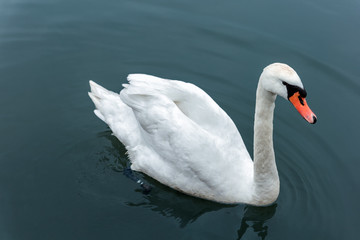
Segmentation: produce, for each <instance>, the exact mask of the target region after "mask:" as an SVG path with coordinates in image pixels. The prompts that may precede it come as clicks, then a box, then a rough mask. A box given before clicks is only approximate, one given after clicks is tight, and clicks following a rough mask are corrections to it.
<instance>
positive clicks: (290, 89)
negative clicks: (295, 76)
mask: <svg viewBox="0 0 360 240" xmlns="http://www.w3.org/2000/svg"><path fill="white" fill-rule="evenodd" d="M282 84H284V85H285V86H286V89H287V93H288V99H289V98H290V97H291V96H293V95H294V94H295V93H296V92H298V93H299V94H300V96H299V97H302V98H306V95H307V93H306V90H305V89H302V88H300V87H298V86H294V85H291V84H288V83H287V82H284V81H282ZM300 102H301V101H300Z"/></svg>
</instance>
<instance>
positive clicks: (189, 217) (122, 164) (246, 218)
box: [98, 131, 277, 239]
mask: <svg viewBox="0 0 360 240" xmlns="http://www.w3.org/2000/svg"><path fill="white" fill-rule="evenodd" d="M98 136H100V137H105V138H106V139H108V140H109V141H110V142H111V145H112V147H109V148H106V149H105V152H104V153H102V154H105V155H107V156H109V155H111V156H112V157H111V158H109V157H107V156H102V157H101V158H100V161H101V162H105V161H107V167H110V168H111V169H112V170H114V171H117V172H123V173H124V174H125V175H127V177H129V176H128V174H126V171H127V169H128V167H129V163H128V161H126V160H125V158H124V157H123V156H124V154H125V150H124V149H125V148H124V147H123V146H122V144H121V143H120V142H119V140H118V139H117V138H116V137H114V136H113V135H111V131H105V132H102V133H101V134H99V135H98ZM109 159H116V160H113V162H109ZM132 174H133V175H134V176H131V177H129V178H130V179H132V178H136V179H141V181H143V182H144V183H145V184H147V185H149V186H151V188H152V190H151V192H150V193H148V192H144V189H143V188H140V185H139V189H138V190H136V191H137V192H142V193H143V198H142V201H141V202H137V203H134V202H127V203H126V204H127V205H128V206H132V207H139V206H141V207H145V208H149V209H151V210H152V211H155V212H157V213H159V214H161V215H163V216H165V217H173V218H175V219H176V220H177V221H178V222H179V224H180V227H181V228H184V227H186V226H187V224H189V223H193V222H195V221H196V220H197V219H198V218H199V217H200V216H201V215H203V214H205V213H208V212H212V211H217V210H219V209H223V208H232V207H234V206H236V205H225V204H220V203H215V202H211V201H207V200H203V199H200V198H195V197H191V196H188V195H185V194H182V193H180V192H178V191H175V190H173V189H171V188H169V187H167V186H165V185H163V184H161V183H159V182H157V181H156V180H154V179H152V178H150V177H147V176H146V175H143V174H141V173H136V172H133V173H132ZM132 180H134V179H132ZM276 207H277V204H273V205H271V206H267V207H255V206H245V208H244V215H243V217H242V220H241V225H240V228H239V230H238V231H237V235H238V237H237V239H241V238H242V237H243V236H244V234H245V233H246V231H247V230H248V228H249V227H251V228H252V229H253V231H254V232H255V233H257V235H258V236H259V237H261V239H265V237H266V236H267V232H268V226H266V225H264V224H265V222H266V221H267V220H269V219H271V218H272V217H273V216H274V214H275V212H276Z"/></svg>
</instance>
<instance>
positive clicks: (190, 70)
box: [0, 0, 360, 239]
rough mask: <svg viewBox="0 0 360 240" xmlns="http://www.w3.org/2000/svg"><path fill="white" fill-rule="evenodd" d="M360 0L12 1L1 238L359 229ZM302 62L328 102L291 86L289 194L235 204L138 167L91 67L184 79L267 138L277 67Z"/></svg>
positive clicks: (1, 20)
mask: <svg viewBox="0 0 360 240" xmlns="http://www.w3.org/2000/svg"><path fill="white" fill-rule="evenodd" d="M359 13H360V3H359V1H355V0H344V1H335V0H330V1H325V0H315V1H314V0H305V1H288V0H271V1H265V0H263V1H260V0H255V1H244V0H243V1H240V0H237V1H235V0H230V1H213V0H208V1H184V0H181V1H180V0H175V1H165V0H146V1H145V0H138V1H130V0H127V1H124V0H121V1H119V0H116V1H115V0H109V1H94V0H88V1H85V0H79V1H73V0H63V1H60V0H28V1H25V0H2V1H1V2H0V83H1V87H0V92H1V98H0V99H1V101H0V109H1V114H0V123H1V124H0V131H1V138H0V146H1V152H0V239H240V238H241V239H359V233H358V232H359V229H358V227H359V216H360V207H359V202H360V193H359V190H360V180H359V176H358V174H357V173H358V171H359V169H360V161H359V160H360V157H359V147H360V146H359V137H360V131H359V127H358V125H359V122H360V111H359V103H360V79H359V76H360V48H359V42H360V14H359ZM272 62H285V63H288V64H289V65H291V66H292V67H293V68H295V69H296V71H297V72H298V74H299V75H300V77H301V78H302V80H303V82H304V84H305V86H306V88H307V91H308V98H307V100H308V103H309V105H310V107H311V108H312V110H313V111H314V112H315V113H316V114H317V116H318V120H319V121H318V123H317V124H316V125H309V124H307V123H306V122H305V121H304V120H302V119H301V117H300V116H299V115H298V114H297V112H296V111H295V110H294V109H293V108H292V107H291V106H290V104H289V103H288V102H286V101H284V100H283V99H280V98H279V99H278V101H277V107H276V112H275V132H274V142H275V152H276V157H277V164H278V169H279V174H280V179H281V192H280V196H279V199H278V200H277V202H276V204H275V205H272V206H270V207H266V208H256V207H249V206H245V205H231V206H228V205H221V204H216V203H212V202H208V201H204V200H200V199H196V198H192V197H188V196H185V195H183V194H181V193H178V192H175V191H173V190H171V189H169V188H167V187H165V186H163V185H160V184H159V183H157V182H156V181H154V180H152V179H150V178H148V177H146V176H143V175H140V174H139V175H138V176H139V177H141V178H142V179H144V180H145V181H146V182H147V183H148V184H150V185H152V186H153V187H154V189H153V191H152V192H151V193H150V194H148V195H144V194H143V193H142V191H141V188H140V187H139V185H137V184H136V183H134V182H132V181H131V180H129V179H128V178H127V177H125V176H124V174H123V170H124V168H125V167H126V166H127V164H128V163H127V159H126V155H125V149H124V147H123V146H122V145H121V144H120V143H119V142H118V141H117V140H116V139H115V138H114V137H113V136H112V135H111V132H110V131H109V129H108V128H107V127H106V125H104V124H103V123H102V122H101V121H100V120H99V119H97V118H96V117H95V115H94V114H93V112H92V110H93V104H92V103H91V101H90V99H89V98H88V96H87V91H88V90H89V87H88V80H89V79H93V80H95V81H97V82H98V83H100V84H102V85H104V86H105V87H107V88H109V89H112V90H116V91H118V90H120V84H121V83H123V82H125V77H126V75H127V74H129V73H133V72H142V73H148V74H155V75H158V76H162V77H166V78H173V79H182V80H185V81H188V82H192V83H195V84H196V85H198V86H200V87H201V88H203V89H204V90H205V91H207V92H208V93H209V94H210V95H211V96H212V97H213V98H214V99H215V100H216V101H217V102H218V103H219V104H220V105H221V106H222V107H223V108H224V109H225V110H226V111H227V112H228V114H229V115H230V116H231V117H232V119H233V120H234V122H235V123H236V125H237V126H238V128H239V130H240V132H241V134H242V136H243V139H244V141H245V143H246V145H247V147H248V149H249V150H250V152H252V140H253V137H252V134H253V131H252V127H253V115H254V114H253V113H254V104H255V90H256V85H257V80H258V77H259V74H260V73H261V71H262V68H263V67H264V66H266V65H267V64H269V63H272Z"/></svg>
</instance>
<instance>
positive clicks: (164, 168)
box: [89, 63, 316, 205]
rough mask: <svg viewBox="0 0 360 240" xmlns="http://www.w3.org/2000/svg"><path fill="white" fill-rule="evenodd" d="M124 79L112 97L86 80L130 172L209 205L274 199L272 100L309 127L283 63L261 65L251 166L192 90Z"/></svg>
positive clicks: (232, 129) (296, 83)
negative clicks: (283, 102) (289, 106)
mask: <svg viewBox="0 0 360 240" xmlns="http://www.w3.org/2000/svg"><path fill="white" fill-rule="evenodd" d="M128 81H129V83H128V84H124V85H123V87H124V88H123V89H122V90H121V92H120V94H117V93H114V92H111V91H109V90H106V89H105V88H103V87H101V86H99V85H97V84H96V83H94V82H92V81H90V86H91V92H90V93H89V96H90V98H91V99H92V101H93V102H94V104H95V106H96V110H95V111H94V112H95V114H96V115H97V116H98V117H99V118H100V119H101V120H103V121H104V122H105V123H107V124H108V125H109V127H110V128H111V130H112V131H113V133H114V135H115V136H116V137H117V138H118V139H119V140H120V141H121V142H122V143H123V144H124V145H125V147H126V149H127V151H128V155H129V158H130V161H131V169H133V170H135V171H139V172H143V173H145V174H147V175H148V176H150V177H152V178H154V179H156V180H158V181H159V182H161V183H163V184H165V185H167V186H169V187H171V188H173V189H176V190H178V191H181V192H183V193H186V194H189V195H192V196H195V197H200V198H204V199H208V200H212V201H216V202H221V203H247V204H251V205H268V204H271V203H272V202H274V201H275V200H276V199H277V197H278V194H279V186H280V182H279V177H278V172H277V168H276V163H275V155H274V150H273V143H272V128H273V123H272V122H273V112H274V107H275V99H276V95H280V96H282V97H284V98H285V99H286V98H287V99H289V100H291V99H292V100H294V101H292V100H291V102H292V103H293V104H294V106H295V107H296V108H297V110H298V111H299V112H300V114H301V115H303V117H304V118H305V119H306V120H307V121H309V122H310V123H315V121H316V116H315V115H314V114H313V113H312V112H311V110H310V109H309V108H308V106H307V104H306V101H305V96H304V95H306V92H305V90H304V88H303V85H302V83H301V80H300V78H299V76H298V75H297V74H296V72H295V71H294V70H293V69H292V68H290V67H289V66H288V65H286V64H280V63H274V64H271V65H269V66H268V67H266V68H265V69H264V71H263V73H262V74H261V76H260V79H259V83H258V88H257V93H256V108H255V125H254V161H252V159H251V157H250V155H249V153H248V151H247V149H246V147H245V144H244V142H243V140H242V138H241V135H240V133H239V132H238V130H237V128H236V126H235V124H234V122H233V121H232V120H231V118H230V117H229V116H228V115H227V114H226V113H225V112H224V110H223V109H222V108H221V107H219V106H218V105H217V104H216V103H215V101H214V100H213V99H212V98H211V97H210V96H209V95H208V94H206V93H205V92H204V91H203V90H201V89H200V88H198V87H197V86H195V85H193V84H191V83H185V82H182V81H176V80H166V79H162V78H158V77H154V76H150V75H145V74H130V75H129V76H128ZM290 94H292V95H291V96H290ZM300 98H302V100H300ZM299 101H300V103H299ZM304 102H305V105H302V104H303V103H304ZM296 104H297V105H296ZM304 106H305V108H304V109H302V108H301V107H304Z"/></svg>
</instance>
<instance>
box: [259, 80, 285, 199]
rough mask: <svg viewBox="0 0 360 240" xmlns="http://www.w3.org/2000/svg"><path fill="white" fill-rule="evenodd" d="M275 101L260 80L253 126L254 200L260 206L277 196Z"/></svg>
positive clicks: (274, 96) (274, 97)
mask: <svg viewBox="0 0 360 240" xmlns="http://www.w3.org/2000/svg"><path fill="white" fill-rule="evenodd" d="M275 99H276V95H275V94H273V93H271V92H269V91H267V90H265V89H264V88H263V87H262V85H261V79H260V81H259V84H258V88H257V92H256V106H255V124H254V187H255V188H254V190H255V191H254V198H255V199H258V200H259V201H261V202H259V203H261V204H270V203H272V202H274V201H275V200H276V198H277V196H278V194H279V176H278V171H277V168H276V163H275V154H274V148H273V118H274V117H273V116H274V109H275Z"/></svg>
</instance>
